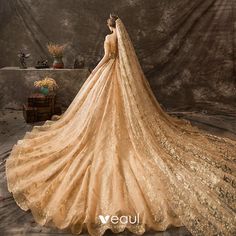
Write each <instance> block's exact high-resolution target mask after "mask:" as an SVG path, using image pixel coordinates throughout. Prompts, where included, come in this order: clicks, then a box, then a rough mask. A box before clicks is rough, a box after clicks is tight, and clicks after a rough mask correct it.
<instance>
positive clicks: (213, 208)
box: [6, 19, 236, 236]
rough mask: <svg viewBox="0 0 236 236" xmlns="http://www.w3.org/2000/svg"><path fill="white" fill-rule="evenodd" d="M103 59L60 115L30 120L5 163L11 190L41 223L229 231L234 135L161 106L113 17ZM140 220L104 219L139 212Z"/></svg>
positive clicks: (235, 199)
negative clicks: (31, 123) (30, 127)
mask: <svg viewBox="0 0 236 236" xmlns="http://www.w3.org/2000/svg"><path fill="white" fill-rule="evenodd" d="M116 25H117V27H116V32H117V38H118V40H117V43H116V44H114V43H112V42H111V41H109V40H108V39H107V38H106V40H105V43H104V47H105V50H108V51H109V53H110V59H109V60H108V62H106V63H105V64H104V65H103V66H102V67H101V68H100V69H99V70H98V71H97V72H96V73H95V74H94V75H90V76H89V77H88V79H87V80H86V81H85V83H84V85H83V86H82V88H81V89H80V91H79V93H78V94H77V96H76V97H75V99H74V100H73V102H72V103H71V105H70V106H69V108H68V109H67V110H66V112H65V113H64V114H63V115H62V116H61V117H60V119H59V120H57V121H47V122H45V124H44V125H42V126H35V127H34V128H33V130H32V131H31V132H27V133H26V135H25V137H24V138H23V139H22V140H19V141H18V142H17V144H16V145H15V146H14V147H13V150H12V152H11V155H10V156H9V158H8V159H7V162H6V176H7V181H8V189H9V191H10V192H12V194H13V196H14V199H15V201H16V202H17V204H18V205H19V206H20V207H21V208H22V209H23V210H28V209H30V210H31V212H32V214H33V216H34V218H35V220H36V221H37V222H38V223H39V224H41V225H50V226H56V227H58V228H60V229H70V230H71V231H72V232H73V233H77V234H79V233H81V232H82V230H87V231H88V232H89V234H91V235H94V236H95V235H96V236H99V235H103V234H104V232H105V230H106V229H111V230H112V231H113V232H121V231H123V230H124V229H125V228H127V229H128V230H130V231H131V232H134V233H136V234H143V233H144V232H145V231H147V230H149V229H152V230H156V231H163V230H166V228H168V227H169V226H171V225H172V226H176V227H178V226H182V225H184V226H186V227H187V229H188V230H189V231H190V232H191V233H192V234H193V235H196V236H200V235H207V236H210V235H224V236H227V235H236V228H235V227H236V216H235V209H236V194H235V193H236V192H235V186H236V184H235V183H236V172H235V169H236V168H235V159H236V141H235V140H231V139H229V138H222V137H217V136H214V135H211V134H208V133H206V132H205V131H202V130H199V129H198V128H196V127H193V126H191V124H190V123H189V122H187V121H186V120H184V119H178V118H175V117H172V116H169V115H168V114H167V113H165V112H164V111H163V110H162V109H161V107H160V105H159V104H158V102H157V100H156V99H155V96H154V95H153V93H152V90H151V88H150V86H149V84H148V82H147V80H146V78H145V76H144V74H143V72H142V69H141V67H140V65H139V62H138V59H137V56H136V55H135V51H134V49H133V46H132V43H131V41H130V38H129V36H128V33H127V31H126V29H125V27H124V25H123V23H122V21H121V20H120V19H118V20H117V21H116ZM138 214H139V218H140V222H139V223H136V224H131V223H130V222H126V223H124V222H118V223H117V224H114V223H113V224H112V222H111V221H107V222H106V223H104V222H101V219H100V218H99V215H102V216H107V215H109V216H132V217H134V216H137V215H138Z"/></svg>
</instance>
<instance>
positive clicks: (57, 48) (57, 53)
mask: <svg viewBox="0 0 236 236" xmlns="http://www.w3.org/2000/svg"><path fill="white" fill-rule="evenodd" d="M47 48H48V51H49V53H50V54H51V55H52V56H53V58H54V61H53V68H54V69H62V68H64V63H63V60H62V57H63V52H64V49H65V45H60V44H53V43H49V44H48V45H47Z"/></svg>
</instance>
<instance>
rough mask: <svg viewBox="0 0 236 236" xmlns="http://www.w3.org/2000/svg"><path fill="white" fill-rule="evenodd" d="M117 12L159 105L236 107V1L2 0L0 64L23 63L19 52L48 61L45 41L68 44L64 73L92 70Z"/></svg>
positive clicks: (170, 106)
mask: <svg viewBox="0 0 236 236" xmlns="http://www.w3.org/2000/svg"><path fill="white" fill-rule="evenodd" d="M112 11H114V12H116V13H117V14H118V15H119V16H120V17H121V19H122V20H123V22H124V23H125V25H126V27H127V30H128V32H129V33H130V37H131V39H132V41H133V43H134V47H135V49H136V52H137V55H138V57H139V60H140V62H141V65H142V67H143V69H144V72H145V74H146V76H147V78H148V80H149V82H150V84H151V87H152V88H153V91H154V93H155V95H156V97H157V98H158V100H159V102H161V103H162V104H164V105H165V106H166V107H169V108H174V107H178V108H181V107H185V109H186V108H187V107H197V106H200V107H201V106H202V105H201V104H202V103H203V104H205V105H204V106H205V107H206V106H207V105H206V104H217V102H218V103H225V104H230V105H231V106H232V107H233V108H235V101H236V89H235V81H236V79H235V77H236V74H235V66H236V58H235V57H236V1H235V0H195V1H192V0H177V1H175V0H119V1H118V0H117V1H115V0H113V1H111V0H63V1H60V0H0V52H1V57H0V66H1V67H3V66H16V65H18V61H17V52H18V50H19V49H24V50H26V51H28V52H30V53H31V58H30V60H29V65H34V63H35V62H36V61H37V59H38V58H39V57H40V56H43V57H48V58H50V57H49V55H48V52H47V49H46V44H47V43H48V42H57V43H66V44H67V48H66V52H65V57H64V62H65V64H66V66H67V67H72V65H73V60H74V58H75V57H76V56H77V55H82V56H83V57H85V59H86V64H87V66H91V65H92V64H95V63H96V61H97V60H98V59H99V57H101V56H102V54H103V40H104V37H105V35H106V34H108V33H109V31H108V29H107V27H106V18H107V17H108V15H109V13H110V12H112ZM199 104H200V105H199Z"/></svg>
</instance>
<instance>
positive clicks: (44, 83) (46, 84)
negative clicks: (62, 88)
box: [34, 76, 58, 95]
mask: <svg viewBox="0 0 236 236" xmlns="http://www.w3.org/2000/svg"><path fill="white" fill-rule="evenodd" d="M34 87H36V88H39V92H40V93H42V94H44V95H48V94H49V92H50V91H55V90H56V89H57V88H58V85H57V83H56V81H55V80H54V79H53V78H50V77H48V76H46V77H45V78H44V79H42V80H37V81H35V82H34Z"/></svg>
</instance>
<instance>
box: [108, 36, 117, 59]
mask: <svg viewBox="0 0 236 236" xmlns="http://www.w3.org/2000/svg"><path fill="white" fill-rule="evenodd" d="M105 42H106V43H107V44H108V47H109V50H108V52H109V58H110V59H115V58H116V57H117V56H118V45H117V40H116V41H115V40H113V39H111V38H110V37H109V36H107V37H106V40H105Z"/></svg>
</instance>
